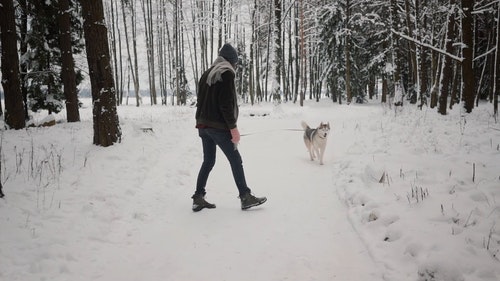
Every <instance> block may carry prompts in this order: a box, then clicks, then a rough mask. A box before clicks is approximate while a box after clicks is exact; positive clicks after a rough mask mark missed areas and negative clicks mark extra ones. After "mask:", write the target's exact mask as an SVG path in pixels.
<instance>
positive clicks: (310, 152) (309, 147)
mask: <svg viewBox="0 0 500 281" xmlns="http://www.w3.org/2000/svg"><path fill="white" fill-rule="evenodd" d="M304 144H305V145H306V148H307V152H309V157H310V158H311V161H313V160H314V155H313V152H312V149H313V148H312V145H311V142H310V141H309V140H308V139H307V138H304Z"/></svg>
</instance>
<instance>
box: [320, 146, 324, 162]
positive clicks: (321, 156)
mask: <svg viewBox="0 0 500 281" xmlns="http://www.w3.org/2000/svg"><path fill="white" fill-rule="evenodd" d="M324 154H325V149H324V148H322V149H319V155H320V156H319V164H320V165H323V155H324Z"/></svg>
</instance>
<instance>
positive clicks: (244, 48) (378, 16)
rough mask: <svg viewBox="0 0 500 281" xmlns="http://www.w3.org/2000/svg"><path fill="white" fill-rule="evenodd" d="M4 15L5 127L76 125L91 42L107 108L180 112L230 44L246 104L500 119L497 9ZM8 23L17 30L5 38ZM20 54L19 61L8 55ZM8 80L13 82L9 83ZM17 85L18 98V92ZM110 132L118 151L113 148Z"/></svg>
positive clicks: (150, 0) (444, 5)
mask: <svg viewBox="0 0 500 281" xmlns="http://www.w3.org/2000/svg"><path fill="white" fill-rule="evenodd" d="M2 3H3V4H2V5H0V6H1V12H2V17H1V18H2V20H1V21H2V25H1V27H2V28H1V30H2V46H3V48H2V70H3V71H2V72H3V73H4V74H3V79H2V81H3V82H2V85H3V88H4V92H5V94H4V95H5V97H6V98H5V107H6V109H9V106H12V107H13V108H12V109H10V110H6V111H7V112H8V113H11V115H12V117H11V116H10V115H8V114H6V116H5V119H6V124H7V126H8V127H10V128H21V127H24V126H25V125H26V123H25V122H23V121H27V123H28V124H29V119H30V116H29V112H30V111H38V110H47V111H48V113H49V114H50V113H52V112H54V113H57V112H59V111H61V110H63V108H66V110H67V111H68V113H67V116H68V121H69V122H72V121H78V120H79V117H78V95H79V94H80V95H82V94H85V93H87V92H88V91H89V90H90V89H91V87H90V86H89V81H90V80H89V79H88V78H89V76H91V75H90V74H91V73H94V72H95V70H93V69H89V67H88V65H87V64H85V63H84V59H82V58H85V57H87V58H89V57H91V56H90V55H89V50H88V49H87V50H86V49H85V40H84V38H85V37H84V34H85V35H86V36H88V38H85V39H86V42H87V48H89V46H90V45H96V47H97V50H99V51H98V53H99V56H98V58H97V59H99V58H100V57H106V59H105V60H103V63H104V65H105V68H108V69H111V72H110V73H108V76H110V77H109V78H106V79H110V80H112V81H109V82H108V83H107V84H106V85H108V86H109V89H110V90H109V91H104V92H109V96H112V97H111V98H110V99H109V103H110V104H108V105H105V106H106V107H114V106H119V105H121V104H124V103H127V102H128V99H127V97H129V96H135V97H136V99H135V101H136V103H137V106H140V105H141V98H143V97H147V98H149V99H150V101H151V102H150V104H159V103H161V104H164V105H167V104H172V105H175V104H177V105H182V104H186V103H187V102H188V100H191V99H194V97H195V95H196V88H197V83H196V82H197V80H198V77H199V75H200V74H201V73H202V71H203V70H205V69H207V68H208V67H209V66H210V64H211V63H212V61H213V60H214V59H215V56H216V54H217V50H218V49H219V48H220V46H222V44H223V43H225V42H231V43H232V44H233V45H234V46H235V47H236V48H237V49H238V52H239V54H240V66H239V67H238V83H237V86H238V94H239V96H240V97H241V99H242V102H246V103H251V104H254V103H258V102H261V101H273V102H288V101H291V102H294V103H295V102H298V103H299V104H300V105H302V104H303V101H304V100H305V99H316V100H319V99H320V98H322V97H328V98H331V99H332V101H333V102H339V103H342V102H347V103H351V102H363V101H365V100H366V99H371V98H373V97H374V96H375V95H380V96H381V102H383V103H386V102H387V103H390V104H395V105H403V104H406V103H411V104H415V105H416V106H419V107H422V106H429V107H431V108H434V107H437V110H438V112H440V113H441V114H446V113H447V108H452V107H453V106H454V105H455V104H458V103H462V104H463V108H464V109H465V111H466V112H471V111H472V110H473V108H474V106H477V105H478V101H479V100H487V101H490V102H491V103H492V105H493V107H494V112H495V115H496V114H497V106H498V86H497V85H498V81H499V78H498V75H497V73H498V68H499V65H500V63H499V55H498V50H499V49H500V48H499V47H498V45H499V35H498V34H499V28H498V25H499V21H498V18H499V15H500V8H499V7H500V4H499V1H492V0H480V1H473V0H462V1H458V0H446V1H442V0H389V1H366V0H339V1H332V0H312V1H303V0H285V1H283V0H274V1H262V0H253V1H252V0H211V1H206V0H205V1H200V0H184V1H181V0H170V1H167V0H141V1H130V0H122V1H119V0H104V1H102V0H92V1H83V2H82V4H83V3H85V4H86V5H88V7H87V8H86V7H85V5H84V6H81V5H80V4H81V3H80V2H79V1H74V0H59V1H56V0H51V1H29V0H17V1H2ZM9 3H10V4H12V5H11V6H12V7H11V8H10V6H9V5H7V4H9ZM95 7H99V9H95ZM91 14H92V15H93V16H97V20H96V21H94V22H92V21H90V20H89V21H88V23H89V24H88V25H91V24H94V25H95V26H97V27H96V28H103V29H101V30H100V31H99V32H96V33H93V34H94V35H92V33H91V32H84V29H85V16H86V15H91ZM9 18H12V19H13V20H14V23H15V28H9V27H8V19H9ZM87 18H90V16H87ZM97 23H100V24H97ZM13 30H15V32H13ZM12 33H13V34H12ZM103 33H105V35H106V36H105V37H103V38H97V36H102V35H103ZM8 35H10V37H9V36H8ZM12 35H14V36H12ZM13 40H15V42H12V41H13ZM102 41H104V42H102ZM101 42H102V43H103V44H100V45H99V44H98V43H101ZM14 43H15V47H16V49H15V50H14V51H13V49H12V48H11V49H9V47H8V46H13V45H14ZM104 43H105V44H104ZM97 45H99V46H97ZM9 50H10V53H7V52H8V51H9ZM138 50H146V52H141V51H138ZM13 52H16V53H17V56H18V60H15V58H14V57H15V56H14V55H15V54H13ZM4 53H5V55H4ZM142 54H146V57H144V56H143V55H142ZM88 63H89V65H91V63H90V62H88ZM107 64H109V65H107ZM13 67H14V68H16V67H17V68H19V71H18V73H19V75H18V78H11V77H10V76H8V75H10V74H8V75H6V73H11V72H12V71H9V69H12V68H13ZM92 67H93V66H92V65H91V66H90V68H92ZM94 67H95V66H94ZM4 68H5V70H4ZM101 76H102V75H101ZM101 78H102V77H101ZM16 79H19V81H20V82H19V85H18V86H15V85H14V86H12V84H13V83H12V81H13V80H16ZM82 82H83V83H82ZM10 87H13V88H10ZM18 88H19V91H18V90H17V89H18ZM12 89H14V90H12ZM101 92H102V91H101V90H99V89H95V90H93V93H92V96H93V98H94V101H95V100H99V101H101V103H103V100H104V99H103V97H102V96H101V95H102V93H101ZM14 100H15V101H14ZM106 100H108V99H106ZM190 102H192V101H190ZM11 104H13V105H11ZM20 107H23V109H20ZM112 111H113V110H112ZM101 112H102V110H101ZM21 119H23V120H21ZM108 119H116V118H108ZM114 131H115V134H117V137H116V138H114V140H111V143H112V142H113V141H116V140H118V139H119V130H114ZM96 143H99V141H98V140H97V141H96ZM100 144H104V145H106V144H107V143H106V142H102V143H100Z"/></svg>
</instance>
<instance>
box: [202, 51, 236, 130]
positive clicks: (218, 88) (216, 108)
mask: <svg viewBox="0 0 500 281" xmlns="http://www.w3.org/2000/svg"><path fill="white" fill-rule="evenodd" d="M228 65H230V64H229V63H228V62H227V61H226V60H225V59H223V58H222V57H219V58H218V59H217V60H216V61H215V62H214V64H213V65H212V66H211V67H210V68H209V69H208V70H207V71H205V72H204V73H203V75H202V76H201V78H200V81H199V83H198V100H197V104H196V116H195V117H196V127H197V128H204V127H209V128H217V129H227V130H229V129H233V128H236V122H237V120H238V103H237V98H236V89H235V86H234V78H235V73H234V69H233V68H232V67H231V68H228ZM214 72H218V73H215V74H214ZM217 74H218V76H217Z"/></svg>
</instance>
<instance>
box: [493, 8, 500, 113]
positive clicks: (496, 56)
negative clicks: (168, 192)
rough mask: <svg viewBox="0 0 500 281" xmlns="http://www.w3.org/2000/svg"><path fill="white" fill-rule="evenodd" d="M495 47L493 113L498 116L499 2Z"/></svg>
mask: <svg viewBox="0 0 500 281" xmlns="http://www.w3.org/2000/svg"><path fill="white" fill-rule="evenodd" d="M497 9H498V12H497V48H496V51H495V72H494V75H493V79H494V87H493V89H494V90H493V114H494V115H495V116H496V117H497V118H498V96H499V95H500V90H499V88H500V2H499V3H497Z"/></svg>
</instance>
